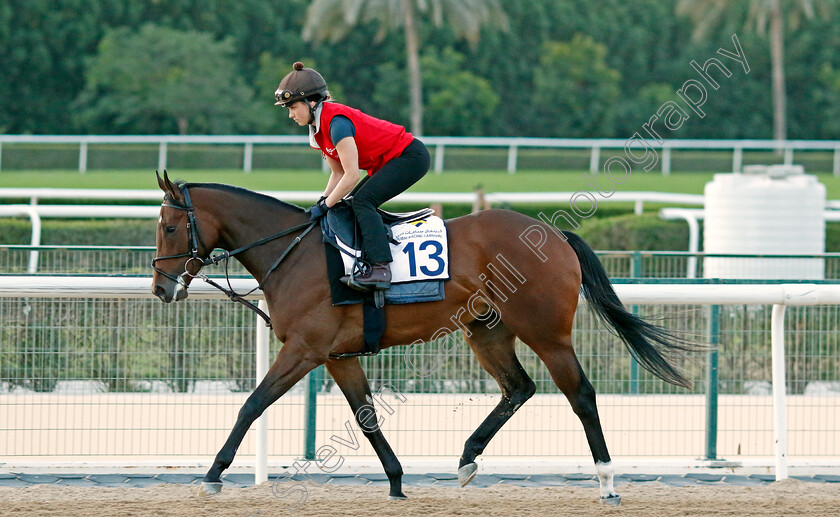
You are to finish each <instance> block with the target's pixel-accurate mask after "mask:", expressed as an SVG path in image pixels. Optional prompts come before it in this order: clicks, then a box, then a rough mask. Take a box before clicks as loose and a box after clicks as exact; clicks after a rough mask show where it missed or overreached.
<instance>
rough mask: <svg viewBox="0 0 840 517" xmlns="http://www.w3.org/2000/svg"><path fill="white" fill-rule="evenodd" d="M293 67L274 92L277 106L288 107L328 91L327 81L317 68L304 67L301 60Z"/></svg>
mask: <svg viewBox="0 0 840 517" xmlns="http://www.w3.org/2000/svg"><path fill="white" fill-rule="evenodd" d="M292 68H294V70H292V71H291V72H289V73H288V74H286V77H284V78H283V80H282V81H280V86H278V87H277V90H276V91H275V92H274V99H275V100H276V101H277V102H275V103H274V105H275V106H282V107H284V108H286V107H288V106H291V105H292V104H294V103H295V102H297V101H302V100H304V99H306V98H307V97H309V96H310V95H315V94H319V93H320V94H321V95H322V96H323V95H324V92H326V91H327V82H326V81H324V78H323V77H321V74H319V73H318V72H316V71H315V70H313V69H311V68H304V67H303V63H301V62H300V61H297V62H295V64H294V65H292Z"/></svg>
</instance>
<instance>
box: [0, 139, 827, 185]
mask: <svg viewBox="0 0 840 517" xmlns="http://www.w3.org/2000/svg"><path fill="white" fill-rule="evenodd" d="M423 141H424V142H425V143H426V145H428V146H429V148H430V149H431V151H432V154H433V160H434V166H433V168H434V170H435V172H438V173H440V172H443V170H444V159H445V158H444V157H445V154H446V153H447V151H446V149H447V148H455V149H456V151H455V152H453V153H450V154H452V155H453V156H450V157H449V158H448V159H449V161H450V162H452V164H450V167H453V168H456V169H458V168H464V167H466V168H482V169H494V168H504V169H506V170H507V171H508V172H509V173H515V172H516V171H517V170H518V169H519V168H523V162H526V163H525V164H524V165H525V166H526V167H530V168H538V169H555V170H556V169H558V168H559V169H563V168H565V169H578V170H579V169H584V170H585V169H586V168H588V169H589V170H590V171H592V172H596V171H598V170H599V168H600V167H601V166H603V164H604V163H605V161H606V160H607V159H609V157H610V156H613V155H622V156H623V155H624V152H625V149H626V146H627V145H628V142H629V141H628V140H621V139H586V138H580V139H575V138H490V137H488V138H476V137H423ZM634 142H635V144H636V147H635V148H634V150H635V151H636V152H638V151H639V150H641V148H640V147H639V146H638V144H639V143H640V142H639V141H634ZM308 145H309V140H308V138H307V137H306V136H303V135H300V136H233V135H232V136H199V135H195V136H176V135H146V136H108V135H41V136H39V135H0V167H6V168H7V169H10V168H11V169H32V168H53V169H66V168H72V167H78V170H79V172H85V171H87V170H88V169H89V168H100V169H101V168H116V169H121V168H151V167H155V166H156V167H157V168H158V169H161V170H162V169H165V168H166V167H167V165H174V166H177V167H179V168H208V169H218V168H237V167H239V168H242V170H243V171H245V172H250V171H251V170H253V169H255V168H274V169H276V168H317V167H323V166H324V164H323V163H321V164H320V165H319V162H318V161H317V155H314V154H313V153H311V152H307V150H306V149H305V148H306V147H308ZM647 145H650V146H652V148H653V149H656V150H657V151H658V152H661V157H657V160H661V165H660V170H661V172H662V174H663V175H668V174H670V173H671V170H672V168H673V170H678V169H686V170H697V169H696V167H697V163H698V157H701V158H704V160H701V161H705V162H706V165H705V168H704V169H701V170H706V171H709V170H726V169H727V168H729V167H730V166H731V170H732V171H740V170H741V168H742V167H743V165H746V164H749V163H773V162H775V161H777V160H778V158H777V156H781V158H782V160H783V162H784V163H785V164H787V165H791V164H792V163H793V159H794V152H798V153H800V154H801V155H802V156H797V162H798V163H801V164H803V165H806V168H807V169H808V170H809V171H824V172H829V171H831V172H832V173H833V174H834V175H835V176H840V142H837V141H819V140H786V141H774V140H676V139H675V140H666V141H664V142H663V143H662V144H659V143H657V142H655V141H651V142H647ZM279 146H282V147H283V149H284V150H283V151H281V152H278V151H277V147H279ZM36 147H37V148H38V149H39V151H38V152H37V153H35V152H33V151H32V149H33V148H36ZM45 149H51V150H52V154H53V156H54V158H50V157H49V153H45V152H44V150H45ZM92 153H93V154H94V158H91V156H90V155H91V154H92ZM458 153H460V156H459V154H458ZM675 154H684V155H685V156H684V157H683V158H682V159H680V158H679V157H674V156H673V155H675ZM173 155H174V157H173ZM674 161H677V165H676V166H674V163H673V162H674ZM561 162H562V163H561ZM10 164H11V165H10ZM653 165H656V163H654V164H653Z"/></svg>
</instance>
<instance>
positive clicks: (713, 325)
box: [704, 305, 720, 461]
mask: <svg viewBox="0 0 840 517" xmlns="http://www.w3.org/2000/svg"><path fill="white" fill-rule="evenodd" d="M706 317H707V320H706V328H707V329H708V335H709V345H710V346H711V347H712V349H711V350H709V353H708V354H707V356H706V361H707V362H706V364H707V367H706V457H705V458H704V459H706V460H707V461H717V460H718V457H717V432H718V349H717V347H718V343H719V342H720V305H710V306H709V307H708V309H707V311H706Z"/></svg>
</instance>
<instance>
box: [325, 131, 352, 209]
mask: <svg viewBox="0 0 840 517" xmlns="http://www.w3.org/2000/svg"><path fill="white" fill-rule="evenodd" d="M329 131H330V139H331V140H332V141H333V143H334V145H335V150H336V152H338V158H339V160H340V162H337V161H335V160H332V159H330V158H327V160H328V163H329V165H330V169H331V170H332V171H333V174H331V175H330V183H332V180H333V176H334V175H336V174H338V175H339V176H340V177H338V181H337V183H336V184H335V186H334V187H333V188H332V190H331V191H330V192H328V195H327V200H326V203H327V206H333V205H334V204H336V203H338V202H339V201H340V200H341V199H342V198H343V197H344V196H346V195H347V194H349V193H350V191H351V190H353V187H355V186H356V183H358V181H359V149H358V148H357V147H356V139H355V138H354V137H355V135H356V128H355V127H354V126H353V123H352V122H351V121H350V119H349V118H347V117H345V116H343V115H338V116H336V117H334V118H333V119H332V120H331V121H330V129H329ZM338 170H340V172H338V173H337V171H338ZM328 188H329V185H328Z"/></svg>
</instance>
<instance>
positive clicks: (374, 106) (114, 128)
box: [0, 0, 840, 139]
mask: <svg viewBox="0 0 840 517" xmlns="http://www.w3.org/2000/svg"><path fill="white" fill-rule="evenodd" d="M309 4H310V2H309V1H308V0H287V1H284V2H264V1H256V0H211V1H201V2H199V1H198V0H171V1H166V2H163V1H153V0H143V1H134V0H131V1H129V0H95V1H94V0H56V1H49V2H48V1H46V0H7V1H4V2H2V3H0V70H2V71H3V78H4V80H3V81H0V132H2V133H38V134H55V133H59V134H60V133H102V134H110V133H140V132H144V131H157V132H176V131H177V129H176V126H175V125H174V124H173V123H171V122H165V121H164V120H162V119H160V120H157V123H156V124H151V125H150V124H149V121H148V120H147V121H146V123H145V124H141V123H139V122H138V121H137V120H136V119H132V118H129V119H128V120H119V119H120V117H119V116H111V117H105V116H97V117H79V116H78V114H79V113H83V112H87V111H88V110H90V109H92V107H93V106H96V105H99V107H100V108H101V107H102V106H101V104H102V103H103V102H104V101H103V99H102V98H101V97H100V96H98V95H96V94H94V93H91V92H90V90H89V93H90V95H82V96H80V95H81V94H82V92H83V91H84V90H85V86H86V82H85V72H86V71H89V70H88V69H87V68H86V67H87V66H88V64H89V63H91V62H92V60H93V59H94V58H95V57H96V56H97V53H98V52H99V49H100V45H101V42H102V41H103V38H104V37H105V35H106V34H109V33H110V34H116V33H119V34H122V33H123V32H125V31H137V30H138V29H139V28H140V27H143V26H144V25H146V24H152V25H154V26H155V27H158V28H165V29H169V30H171V31H177V32H178V33H181V34H195V33H202V34H206V35H208V37H209V38H210V39H211V40H212V43H211V44H210V46H211V47H214V46H216V45H227V47H226V51H227V55H228V57H229V59H230V63H231V65H230V67H228V68H227V70H226V71H225V74H226V75H227V76H228V78H227V81H230V83H231V84H236V85H239V86H241V87H242V88H244V89H243V90H240V89H237V91H245V90H247V93H243V94H240V95H239V97H237V99H238V101H231V102H229V103H226V104H225V106H224V108H226V109H230V110H234V111H230V112H226V113H229V115H222V114H217V116H216V122H215V123H210V122H205V121H202V120H201V119H202V118H203V117H204V118H213V115H214V114H213V111H214V110H218V109H219V108H221V107H222V106H220V105H219V104H218V103H215V104H214V103H211V102H209V101H208V102H207V103H206V104H205V107H206V110H207V112H206V113H202V114H200V115H195V116H193V119H194V120H196V122H195V124H194V123H193V122H190V126H189V131H190V132H214V133H226V132H235V133H246V134H247V133H277V132H280V133H296V132H297V131H298V128H296V127H294V126H292V125H290V124H288V123H287V122H285V121H284V118H285V117H284V114H283V113H282V112H281V111H279V110H277V109H275V108H274V106H273V100H272V93H273V89H274V87H276V84H277V83H278V82H279V81H280V79H281V78H282V77H283V75H284V74H285V73H286V72H287V71H288V70H289V68H290V65H291V62H292V61H294V60H297V59H304V60H305V61H307V60H308V61H309V62H310V63H314V64H316V65H317V66H318V68H319V70H320V71H321V72H322V73H323V74H324V76H325V78H327V81H328V83H329V84H330V85H331V87H332V86H333V85H335V90H336V91H337V92H339V91H340V96H337V99H338V100H339V101H341V102H345V103H347V104H350V105H353V106H357V107H359V108H360V109H362V110H366V111H369V112H371V113H372V114H374V115H378V116H382V117H390V118H393V119H394V121H396V122H400V123H407V118H406V114H404V111H405V110H404V108H405V100H404V99H407V92H406V91H405V87H403V86H402V85H405V84H407V80H406V71H405V68H404V67H405V65H404V61H405V58H404V56H405V43H404V41H403V37H402V34H401V33H399V32H390V33H388V34H386V35H385V37H384V38H383V39H381V40H377V39H375V38H374V36H375V34H376V32H377V30H378V25H377V24H374V23H368V24H362V25H359V26H357V27H356V28H355V29H354V30H352V31H351V32H350V34H349V35H348V37H347V38H345V39H343V40H342V41H341V42H338V43H331V42H325V43H306V42H304V41H303V39H302V37H301V30H302V27H303V22H304V18H305V15H306V11H307V7H308V6H309ZM737 5H738V4H737V3H736V4H733V8H734V9H736V10H737ZM674 7H675V2H673V1H672V0H639V1H636V2H626V1H619V0H603V1H599V2H592V1H588V0H533V1H528V2H507V3H505V4H504V5H503V9H504V10H505V13H506V15H507V18H508V23H509V30H507V31H503V30H498V29H495V28H486V29H484V30H483V31H482V35H481V40H480V43H479V44H477V45H472V44H469V43H467V42H464V41H460V40H458V39H457V38H456V37H455V36H454V34H453V32H452V30H451V29H450V28H447V27H446V26H442V27H436V26H435V25H434V24H433V23H431V20H428V19H422V18H421V19H419V20H418V22H419V27H418V29H419V31H420V38H421V41H422V42H423V45H422V47H421V58H422V59H424V65H425V67H426V69H427V70H428V72H427V74H428V73H430V74H431V75H432V76H431V77H426V78H424V81H425V82H426V84H427V86H428V88H427V89H428V91H426V92H425V95H426V99H425V102H426V106H425V107H426V109H427V117H426V118H427V119H428V120H427V126H428V129H427V131H426V133H427V134H430V135H431V134H452V135H455V134H465V135H466V134H468V135H476V136H485V135H486V136H507V135H513V136H535V137H544V136H551V135H557V136H573V135H582V136H583V135H585V136H590V135H591V136H599V137H616V138H628V137H630V136H631V135H632V134H633V133H634V132H635V131H636V130H638V129H639V128H640V126H641V124H643V123H644V122H647V121H648V119H649V118H650V117H651V115H653V114H654V112H655V110H656V109H657V108H658V107H659V106H660V105H661V103H662V102H664V101H666V100H677V95H676V93H675V92H676V90H677V89H678V88H680V86H681V85H682V84H683V83H684V82H685V81H686V80H688V79H693V78H697V73H696V72H695V71H694V70H693V69H692V68H691V66H690V64H689V63H690V62H691V60H695V61H697V62H699V63H701V64H702V63H704V62H705V61H706V60H707V59H709V58H713V57H715V58H721V56H719V55H718V54H716V50H717V49H719V48H725V49H730V50H731V48H732V42H731V40H730V37H731V35H732V34H733V33H738V37H739V39H740V41H741V45H742V46H743V49H744V52H745V53H746V56H747V58H748V62H749V64H750V68H751V71H750V73H749V74H745V73H744V72H743V70H741V69H739V68H738V67H739V65H738V64H737V63H735V62H733V61H729V60H725V58H721V59H724V61H725V62H726V63H727V66H729V65H730V64H731V65H734V66H732V67H731V68H730V70H731V71H732V76H731V77H729V78H724V79H721V80H720V85H721V87H720V89H718V90H709V98H708V100H707V102H706V104H705V106H704V110H705V111H706V113H707V116H706V117H705V118H702V119H701V118H699V117H698V116H695V115H693V116H692V117H691V118H690V119H689V120H688V121H686V123H685V124H684V125H683V126H682V127H681V128H680V129H679V130H678V131H674V132H671V133H667V134H666V133H663V134H662V136H663V137H665V138H769V137H770V136H771V133H772V131H771V126H772V106H771V95H770V56H769V50H768V42H767V37H766V36H763V35H758V34H754V33H751V32H750V31H747V30H744V27H743V24H742V22H735V21H733V20H736V19H740V18H739V17H738V16H739V15H738V13H737V12H735V13H733V14H732V16H731V17H729V18H731V20H730V21H732V23H723V24H720V26H719V27H717V28H715V29H713V30H711V31H709V33H708V34H707V36H705V38H704V39H703V40H700V41H693V40H691V38H690V36H691V33H692V29H693V25H692V22H691V21H690V20H689V19H688V18H686V17H682V16H677V15H676V14H675V12H674ZM729 18H728V19H729ZM114 31H120V32H114ZM575 38H577V40H576V39H575ZM226 41H227V43H226ZM576 41H577V43H575V42H576ZM581 42H588V43H586V45H584V46H585V47H590V48H603V49H604V52H603V55H602V56H601V57H598V56H596V57H595V59H593V60H592V61H591V62H590V63H577V64H575V62H574V60H571V61H569V60H565V61H564V60H560V61H558V60H557V59H556V56H554V57H552V56H553V55H554V51H553V50H552V49H554V48H555V46H556V45H565V46H570V48H575V49H580V45H581ZM599 46H600V47H599ZM838 46H840V9H833V10H831V11H830V12H829V13H828V15H827V16H822V15H821V16H818V17H816V18H814V19H813V20H807V19H803V20H802V21H801V23H800V24H799V26H798V27H796V28H793V27H790V28H789V29H788V32H787V34H786V37H785V52H786V70H785V72H786V86H787V100H788V110H787V112H788V116H789V121H788V136H789V138H792V139H836V138H840V125H838V124H837V123H836V120H837V119H838V114H837V108H836V106H837V105H838V102H837V99H838V98H840V87H838V85H837V81H836V71H837V70H838V69H840V54H838V53H837V52H836V49H837V48H838ZM150 55H151V51H148V52H143V51H140V52H135V53H134V55H133V56H132V55H129V56H127V57H126V59H127V60H129V61H131V60H134V61H137V62H142V61H143V60H144V59H148V58H149V57H150ZM586 55H590V54H586ZM264 56H267V57H264ZM575 56H577V57H583V56H584V53H583V52H582V51H581V52H579V51H577V50H576V51H575V52H574V53H573V56H572V57H575ZM429 61H431V62H432V63H429ZM453 63H456V64H457V66H456V70H455V71H453V68H452V66H453ZM124 64H125V65H126V66H127V65H128V63H124ZM583 65H589V67H588V68H587V67H585V66H583ZM552 66H554V68H551V67H552ZM221 68H224V67H221ZM613 72H614V74H617V75H614V74H613ZM150 73H151V69H150ZM208 75H212V74H208ZM615 77H618V78H620V80H618V81H616V79H615ZM581 79H584V80H588V81H591V82H592V83H593V84H596V85H597V88H596V89H595V90H594V91H592V90H591V89H590V88H587V89H586V90H587V91H582V90H580V85H581V84H588V83H586V82H585V81H584V82H583V83H582V82H581ZM208 82H218V81H217V80H214V79H211V78H209V77H208ZM488 87H489V91H488ZM489 93H493V94H495V95H496V96H497V97H498V104H496V101H494V99H493V96H492V95H489ZM584 94H588V95H595V99H594V100H592V99H587V98H583V97H580V96H581V95H584ZM198 97H199V98H201V97H203V96H198ZM77 99H79V101H78V104H73V102H74V101H75V100H77ZM488 109H490V110H491V111H489V112H488V111H487V110H488ZM447 110H448V111H447ZM123 111H126V110H123ZM112 112H119V113H120V115H126V114H127V113H124V112H120V109H119V108H114V109H113V110H112ZM488 113H489V114H488ZM453 116H460V117H461V119H462V120H464V121H465V122H464V124H461V125H457V124H453V123H452V117H453ZM561 133H562V134H561Z"/></svg>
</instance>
